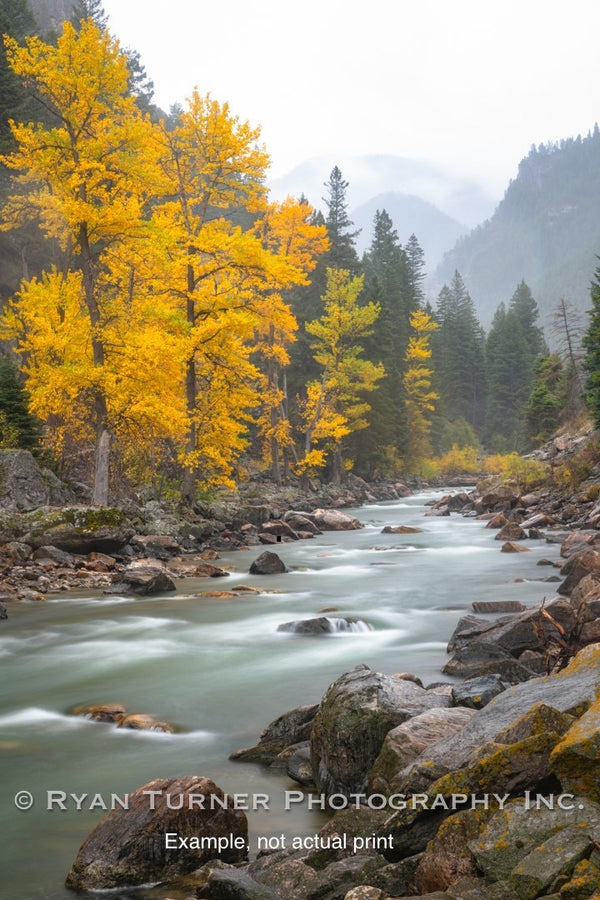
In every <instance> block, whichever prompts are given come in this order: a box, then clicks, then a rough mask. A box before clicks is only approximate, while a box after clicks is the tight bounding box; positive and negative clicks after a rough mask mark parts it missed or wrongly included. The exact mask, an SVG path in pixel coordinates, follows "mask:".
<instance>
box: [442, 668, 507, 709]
mask: <svg viewBox="0 0 600 900" xmlns="http://www.w3.org/2000/svg"><path fill="white" fill-rule="evenodd" d="M505 689H506V685H505V684H504V682H503V681H502V679H501V678H500V676H499V675H484V676H482V677H480V678H470V679H467V681H463V682H461V684H457V685H455V686H454V687H453V688H452V699H453V701H454V705H455V706H466V707H467V708H468V709H483V707H484V706H487V704H488V703H489V702H490V701H491V700H493V699H494V697H496V696H497V695H498V694H501V693H502V691H504V690H505Z"/></svg>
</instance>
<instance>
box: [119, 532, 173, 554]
mask: <svg viewBox="0 0 600 900" xmlns="http://www.w3.org/2000/svg"><path fill="white" fill-rule="evenodd" d="M131 544H132V546H133V547H135V548H136V549H139V550H142V551H143V554H144V556H155V557H156V558H157V559H170V558H171V557H172V556H177V554H179V553H181V544H180V543H179V541H177V540H176V539H175V538H174V537H173V536H172V535H169V534H136V535H134V537H133V538H132V539H131Z"/></svg>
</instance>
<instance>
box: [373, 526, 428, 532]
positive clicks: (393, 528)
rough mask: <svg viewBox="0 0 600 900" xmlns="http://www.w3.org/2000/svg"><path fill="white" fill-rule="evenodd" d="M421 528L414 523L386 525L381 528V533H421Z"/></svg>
mask: <svg viewBox="0 0 600 900" xmlns="http://www.w3.org/2000/svg"><path fill="white" fill-rule="evenodd" d="M422 532H423V529H422V528H417V527H416V526H414V525H386V526H385V527H384V528H382V529H381V533H382V534H421V533H422Z"/></svg>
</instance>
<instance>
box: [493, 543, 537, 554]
mask: <svg viewBox="0 0 600 900" xmlns="http://www.w3.org/2000/svg"><path fill="white" fill-rule="evenodd" d="M529 552H530V550H529V547H524V546H523V544H517V543H515V541H506V543H505V544H502V546H501V547H500V553H529Z"/></svg>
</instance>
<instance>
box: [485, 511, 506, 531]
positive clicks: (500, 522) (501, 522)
mask: <svg viewBox="0 0 600 900" xmlns="http://www.w3.org/2000/svg"><path fill="white" fill-rule="evenodd" d="M505 525H508V519H507V518H506V516H505V515H504V513H496V515H495V516H492V518H491V519H489V520H488V523H487V525H486V526H485V527H486V528H504V526H505Z"/></svg>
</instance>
